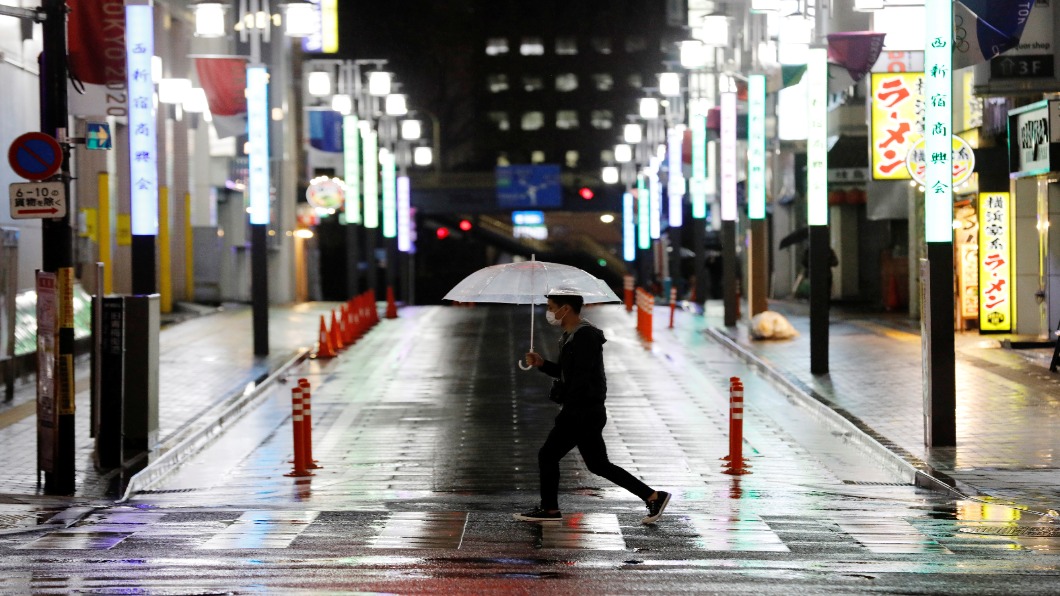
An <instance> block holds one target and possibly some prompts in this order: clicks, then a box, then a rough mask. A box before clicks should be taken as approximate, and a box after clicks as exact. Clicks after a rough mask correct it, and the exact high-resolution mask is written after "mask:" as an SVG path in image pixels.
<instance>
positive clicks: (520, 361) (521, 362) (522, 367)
mask: <svg viewBox="0 0 1060 596" xmlns="http://www.w3.org/2000/svg"><path fill="white" fill-rule="evenodd" d="M516 364H518V365H519V368H521V369H523V370H530V369H531V368H534V367H533V366H530V365H529V364H526V365H524V364H523V361H522V360H519V361H517V362H516Z"/></svg>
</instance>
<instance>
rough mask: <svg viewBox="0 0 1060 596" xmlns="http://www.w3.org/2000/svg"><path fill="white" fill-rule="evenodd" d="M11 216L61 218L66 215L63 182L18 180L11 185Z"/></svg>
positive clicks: (19, 217) (17, 217)
mask: <svg viewBox="0 0 1060 596" xmlns="http://www.w3.org/2000/svg"><path fill="white" fill-rule="evenodd" d="M9 189H10V194H11V218H12V219H40V218H59V217H64V216H65V215H66V189H65V188H64V187H63V183H62V182H16V183H15V184H12V185H11V186H10V187H9Z"/></svg>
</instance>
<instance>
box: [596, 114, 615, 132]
mask: <svg viewBox="0 0 1060 596" xmlns="http://www.w3.org/2000/svg"><path fill="white" fill-rule="evenodd" d="M611 119H612V117H611V110H593V112H592V125H593V128H596V129H599V130H609V129H610V128H611Z"/></svg>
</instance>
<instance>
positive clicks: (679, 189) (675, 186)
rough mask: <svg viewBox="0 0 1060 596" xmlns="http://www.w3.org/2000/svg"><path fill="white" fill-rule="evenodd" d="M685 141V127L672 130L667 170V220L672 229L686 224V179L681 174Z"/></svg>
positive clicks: (667, 153) (669, 135)
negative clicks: (682, 149) (682, 146)
mask: <svg viewBox="0 0 1060 596" xmlns="http://www.w3.org/2000/svg"><path fill="white" fill-rule="evenodd" d="M684 140H685V127H684V126H675V127H673V128H671V129H670V131H669V134H668V135H667V146H666V168H667V172H668V174H667V183H666V194H667V197H668V198H669V205H668V206H669V210H668V213H667V218H668V220H669V223H670V227H671V228H679V227H681V225H682V224H683V223H684V201H685V177H684V174H683V173H682V172H681V167H682V163H683V159H682V157H681V145H683V144H684Z"/></svg>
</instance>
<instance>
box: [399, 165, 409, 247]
mask: <svg viewBox="0 0 1060 596" xmlns="http://www.w3.org/2000/svg"><path fill="white" fill-rule="evenodd" d="M397 246H398V250H400V251H401V252H412V193H411V189H410V188H409V177H408V176H398V179H397Z"/></svg>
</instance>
